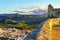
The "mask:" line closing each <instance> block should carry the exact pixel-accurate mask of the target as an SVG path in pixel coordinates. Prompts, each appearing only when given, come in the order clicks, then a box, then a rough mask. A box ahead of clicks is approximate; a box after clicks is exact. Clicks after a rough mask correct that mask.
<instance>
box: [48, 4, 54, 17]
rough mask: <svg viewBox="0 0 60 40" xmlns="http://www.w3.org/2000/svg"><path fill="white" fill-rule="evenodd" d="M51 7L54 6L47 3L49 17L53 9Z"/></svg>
mask: <svg viewBox="0 0 60 40" xmlns="http://www.w3.org/2000/svg"><path fill="white" fill-rule="evenodd" d="M53 9H54V8H53V7H52V5H51V4H49V5H48V17H51V16H52V14H53V12H52V11H53Z"/></svg>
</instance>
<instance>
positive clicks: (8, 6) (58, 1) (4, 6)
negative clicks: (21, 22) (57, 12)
mask: <svg viewBox="0 0 60 40" xmlns="http://www.w3.org/2000/svg"><path fill="white" fill-rule="evenodd" d="M49 4H52V5H53V6H54V7H56V8H60V6H59V5H60V0H0V14H1V13H5V12H11V11H15V10H21V8H23V7H31V6H43V7H47V6H48V5H49Z"/></svg>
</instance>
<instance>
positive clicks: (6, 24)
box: [0, 20, 38, 30]
mask: <svg viewBox="0 0 60 40" xmlns="http://www.w3.org/2000/svg"><path fill="white" fill-rule="evenodd" d="M37 25H38V24H32V25H29V24H26V23H25V22H22V21H15V20H3V21H0V28H17V29H21V30H31V29H35V28H36V27H37Z"/></svg>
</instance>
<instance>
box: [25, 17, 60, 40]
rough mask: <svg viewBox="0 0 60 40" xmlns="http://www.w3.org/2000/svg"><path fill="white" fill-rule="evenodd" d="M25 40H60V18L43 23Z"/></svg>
mask: <svg viewBox="0 0 60 40" xmlns="http://www.w3.org/2000/svg"><path fill="white" fill-rule="evenodd" d="M24 40H60V18H52V19H49V20H47V21H46V22H42V23H41V24H40V25H39V26H38V27H37V28H36V29H35V30H34V31H33V32H32V33H31V34H30V35H28V36H27V37H26V38H25V39H24Z"/></svg>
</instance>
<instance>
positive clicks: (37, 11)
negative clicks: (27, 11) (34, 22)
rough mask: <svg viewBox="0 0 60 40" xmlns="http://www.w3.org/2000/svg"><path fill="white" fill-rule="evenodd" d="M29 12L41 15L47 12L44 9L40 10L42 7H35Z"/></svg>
mask: <svg viewBox="0 0 60 40" xmlns="http://www.w3.org/2000/svg"><path fill="white" fill-rule="evenodd" d="M31 12H32V13H34V14H35V15H42V14H45V13H47V11H46V10H42V9H35V10H32V11H31Z"/></svg>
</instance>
